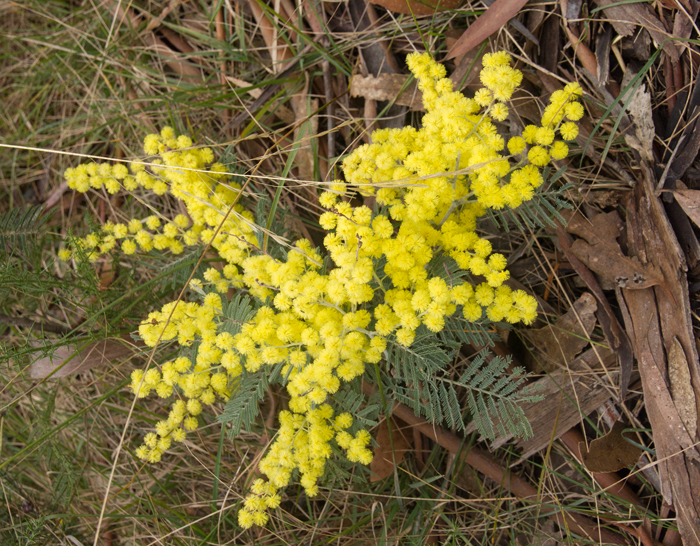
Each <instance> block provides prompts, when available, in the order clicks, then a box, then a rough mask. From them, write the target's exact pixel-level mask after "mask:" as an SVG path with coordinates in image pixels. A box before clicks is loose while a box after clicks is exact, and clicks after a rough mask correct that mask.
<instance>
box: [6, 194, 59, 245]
mask: <svg viewBox="0 0 700 546" xmlns="http://www.w3.org/2000/svg"><path fill="white" fill-rule="evenodd" d="M43 213H44V207H43V205H37V206H34V207H28V208H26V209H11V210H9V211H7V212H5V213H3V214H0V253H5V252H11V251H12V250H13V249H14V248H15V247H18V248H19V249H20V250H22V251H25V252H26V251H27V249H28V244H29V243H33V242H35V241H36V240H37V238H38V236H39V235H40V234H41V233H42V231H43V229H44V224H45V223H46V220H47V218H48V217H47V216H46V215H44V214H43Z"/></svg>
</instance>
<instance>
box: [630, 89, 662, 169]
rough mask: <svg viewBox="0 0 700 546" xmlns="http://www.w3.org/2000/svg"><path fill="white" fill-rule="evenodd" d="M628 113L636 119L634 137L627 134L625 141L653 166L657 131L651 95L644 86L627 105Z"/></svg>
mask: <svg viewBox="0 0 700 546" xmlns="http://www.w3.org/2000/svg"><path fill="white" fill-rule="evenodd" d="M627 111H628V112H629V113H630V115H631V116H632V118H633V119H634V136H633V135H630V134H625V141H626V142H627V144H629V145H630V146H631V147H632V148H634V149H635V150H637V151H638V152H639V155H641V156H642V159H644V160H646V161H648V162H649V163H650V164H653V163H654V152H653V148H652V145H653V143H654V136H655V135H656V130H655V129H654V121H653V119H652V117H651V95H650V94H649V93H647V92H646V87H645V86H644V85H641V86H640V87H639V88H638V89H637V91H636V92H635V94H634V96H633V97H632V100H631V101H630V102H629V104H628V105H627Z"/></svg>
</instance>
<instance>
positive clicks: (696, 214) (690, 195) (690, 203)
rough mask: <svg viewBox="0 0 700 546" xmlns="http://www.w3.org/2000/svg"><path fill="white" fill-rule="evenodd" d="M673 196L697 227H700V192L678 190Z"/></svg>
mask: <svg viewBox="0 0 700 546" xmlns="http://www.w3.org/2000/svg"><path fill="white" fill-rule="evenodd" d="M673 196H674V197H675V198H676V201H678V204H679V205H680V206H681V207H682V208H683V212H685V213H686V214H687V215H688V218H690V219H691V220H692V221H693V223H694V224H695V225H696V226H700V190H676V191H674V192H673Z"/></svg>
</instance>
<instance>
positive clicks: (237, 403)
mask: <svg viewBox="0 0 700 546" xmlns="http://www.w3.org/2000/svg"><path fill="white" fill-rule="evenodd" d="M254 313H255V304H254V303H253V300H251V299H250V298H249V297H247V296H243V297H242V296H241V295H240V294H236V296H234V297H233V299H232V300H231V301H230V302H229V304H228V305H227V306H226V309H225V310H224V327H223V331H226V332H228V333H230V334H231V335H236V334H237V333H239V332H240V331H241V326H242V325H243V324H245V323H246V322H247V321H249V320H250V319H251V317H252V316H253V314H254ZM278 373H279V372H278ZM274 375H277V374H274ZM272 379H273V374H268V371H267V370H264V369H263V370H258V371H257V372H255V373H248V372H246V371H245V369H244V370H243V373H242V375H241V376H239V378H238V379H237V382H236V384H234V385H233V386H232V394H231V398H230V399H229V401H228V402H227V404H226V408H225V409H224V412H223V413H222V414H221V415H219V416H218V417H217V420H218V421H219V422H220V423H226V424H229V425H230V427H231V428H230V429H229V431H228V435H229V438H234V437H236V436H237V435H238V434H239V433H240V431H241V428H243V427H245V428H249V427H250V426H251V425H252V424H253V423H254V422H255V419H256V418H257V416H258V414H259V412H260V410H259V403H260V401H261V400H262V399H263V398H264V396H265V391H266V390H267V389H268V387H269V382H270V381H271V380H272Z"/></svg>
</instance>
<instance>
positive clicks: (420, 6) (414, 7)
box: [370, 0, 463, 15]
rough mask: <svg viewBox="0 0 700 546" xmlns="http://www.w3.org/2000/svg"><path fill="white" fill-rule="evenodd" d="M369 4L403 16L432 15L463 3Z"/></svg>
mask: <svg viewBox="0 0 700 546" xmlns="http://www.w3.org/2000/svg"><path fill="white" fill-rule="evenodd" d="M370 2H372V4H376V5H378V6H382V7H384V8H386V9H388V10H389V11H393V12H395V13H403V14H404V15H432V14H433V13H435V12H436V11H443V10H446V9H457V8H458V7H459V6H461V5H462V3H463V1H462V0H437V1H436V2H429V1H427V0H420V1H417V0H370Z"/></svg>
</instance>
